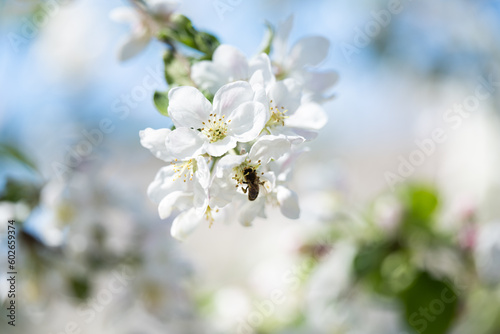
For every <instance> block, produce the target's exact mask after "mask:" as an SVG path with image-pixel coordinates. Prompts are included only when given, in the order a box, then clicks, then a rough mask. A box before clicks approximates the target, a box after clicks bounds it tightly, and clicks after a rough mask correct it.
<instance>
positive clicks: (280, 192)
mask: <svg viewBox="0 0 500 334" xmlns="http://www.w3.org/2000/svg"><path fill="white" fill-rule="evenodd" d="M276 197H277V199H278V203H279V204H280V210H281V213H282V214H283V216H285V217H287V218H290V219H298V218H299V217H300V208H299V198H298V196H297V194H296V193H295V192H294V191H292V190H290V189H288V188H286V187H283V186H278V187H276Z"/></svg>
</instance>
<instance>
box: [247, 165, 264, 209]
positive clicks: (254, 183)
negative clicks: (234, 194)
mask: <svg viewBox="0 0 500 334" xmlns="http://www.w3.org/2000/svg"><path fill="white" fill-rule="evenodd" d="M243 175H244V176H245V181H243V183H244V184H246V185H247V187H246V188H242V189H243V192H244V193H245V194H246V193H247V190H248V200H249V201H255V200H256V199H257V197H258V196H259V186H260V185H263V184H264V182H261V181H260V178H259V176H258V175H257V172H256V171H255V169H253V168H250V167H246V168H245V169H244V170H243Z"/></svg>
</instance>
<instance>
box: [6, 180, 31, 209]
mask: <svg viewBox="0 0 500 334" xmlns="http://www.w3.org/2000/svg"><path fill="white" fill-rule="evenodd" d="M0 201H7V202H13V203H16V202H19V201H24V202H26V203H27V204H28V205H30V206H31V207H32V208H33V207H35V206H36V205H38V202H39V201H40V188H39V187H38V186H36V185H34V184H32V183H29V182H25V181H19V180H15V179H11V178H9V179H7V182H6V184H5V187H4V189H3V190H2V192H1V193H0Z"/></svg>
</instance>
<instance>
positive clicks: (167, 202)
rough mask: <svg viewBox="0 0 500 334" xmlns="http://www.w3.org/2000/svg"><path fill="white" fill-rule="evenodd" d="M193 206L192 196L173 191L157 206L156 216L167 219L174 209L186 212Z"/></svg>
mask: <svg viewBox="0 0 500 334" xmlns="http://www.w3.org/2000/svg"><path fill="white" fill-rule="evenodd" d="M192 204H193V196H192V194H190V193H186V192H184V191H180V190H178V191H174V192H171V193H169V194H168V195H167V196H165V197H164V198H163V199H162V200H161V202H160V204H159V205H158V214H159V215H160V218H161V219H166V218H168V217H169V216H170V215H171V214H172V211H173V210H174V209H178V210H181V211H182V210H187V209H188V208H189V207H191V206H192Z"/></svg>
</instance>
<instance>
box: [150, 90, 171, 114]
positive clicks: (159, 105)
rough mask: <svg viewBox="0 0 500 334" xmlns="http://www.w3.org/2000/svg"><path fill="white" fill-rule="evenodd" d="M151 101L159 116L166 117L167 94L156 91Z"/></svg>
mask: <svg viewBox="0 0 500 334" xmlns="http://www.w3.org/2000/svg"><path fill="white" fill-rule="evenodd" d="M153 101H154V104H155V106H156V109H158V111H159V112H160V114H162V115H163V116H167V117H168V92H158V91H156V92H155V95H154V96H153Z"/></svg>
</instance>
